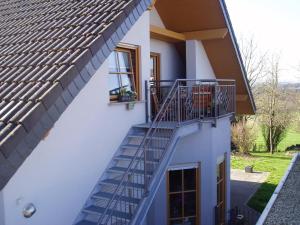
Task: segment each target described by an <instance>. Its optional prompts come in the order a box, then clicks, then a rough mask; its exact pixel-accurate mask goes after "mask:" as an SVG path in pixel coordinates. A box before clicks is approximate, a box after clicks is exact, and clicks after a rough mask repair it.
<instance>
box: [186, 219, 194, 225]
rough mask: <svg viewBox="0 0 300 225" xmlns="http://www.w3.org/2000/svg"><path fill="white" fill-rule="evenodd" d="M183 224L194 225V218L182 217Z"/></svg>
mask: <svg viewBox="0 0 300 225" xmlns="http://www.w3.org/2000/svg"><path fill="white" fill-rule="evenodd" d="M183 225H196V218H184V220H183Z"/></svg>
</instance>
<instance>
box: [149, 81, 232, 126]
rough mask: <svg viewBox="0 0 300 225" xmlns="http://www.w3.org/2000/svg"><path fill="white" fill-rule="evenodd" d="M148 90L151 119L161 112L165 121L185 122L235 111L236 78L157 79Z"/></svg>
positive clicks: (217, 116)
mask: <svg viewBox="0 0 300 225" xmlns="http://www.w3.org/2000/svg"><path fill="white" fill-rule="evenodd" d="M149 92H150V97H149V98H150V107H151V109H150V115H147V117H148V119H149V120H151V121H154V120H155V118H156V117H157V116H158V115H163V117H164V121H165V122H167V121H168V122H171V121H172V122H177V123H183V122H191V121H194V120H204V119H216V118H219V117H223V116H227V115H234V113H235V108H236V104H235V102H236V100H235V97H236V93H235V81H234V80H189V79H179V80H175V81H174V80H154V81H150V85H149ZM162 110H163V112H162Z"/></svg>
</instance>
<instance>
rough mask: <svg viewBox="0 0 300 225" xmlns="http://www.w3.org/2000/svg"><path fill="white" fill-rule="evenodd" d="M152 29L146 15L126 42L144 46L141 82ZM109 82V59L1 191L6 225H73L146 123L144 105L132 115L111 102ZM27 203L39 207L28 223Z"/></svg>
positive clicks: (128, 35) (132, 111)
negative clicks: (127, 141) (131, 134)
mask: <svg viewBox="0 0 300 225" xmlns="http://www.w3.org/2000/svg"><path fill="white" fill-rule="evenodd" d="M148 27H149V12H145V13H144V14H143V16H142V17H141V18H140V19H139V20H138V21H137V23H136V24H135V25H134V27H133V28H132V29H131V30H130V31H129V33H128V34H127V35H126V37H125V38H124V39H123V40H122V42H124V43H130V44H135V45H140V46H141V65H140V66H141V67H140V69H141V71H140V72H141V75H142V81H143V80H144V79H148V78H149V71H150V69H149V55H150V47H149V46H150V45H149V43H150V37H149V30H148ZM107 78H108V63H107V61H106V62H105V63H104V64H103V65H102V66H101V68H100V69H99V70H98V71H97V72H96V74H95V75H94V77H92V78H91V80H90V81H89V82H88V84H87V85H86V86H85V87H84V88H83V90H82V91H81V92H80V93H79V94H78V96H77V97H76V98H75V99H74V101H73V102H72V103H71V104H70V105H69V107H68V108H67V109H66V111H65V112H64V113H63V114H62V116H61V117H60V119H59V120H58V121H57V122H56V123H55V125H54V127H53V128H52V129H51V131H50V134H49V136H48V137H47V138H46V140H44V141H41V142H40V143H39V144H38V146H37V147H36V148H35V150H34V151H33V153H32V154H31V155H30V156H29V157H28V158H27V159H26V161H25V162H24V163H23V164H22V166H21V167H20V168H19V169H18V171H17V172H16V174H15V175H14V176H13V177H12V179H11V180H10V181H9V183H8V184H7V185H6V186H5V188H4V189H3V190H2V192H1V194H2V195H3V203H4V206H5V209H4V217H5V221H6V222H5V225H67V224H68V225H70V224H72V222H73V221H74V220H75V218H76V216H77V215H78V213H79V211H80V210H81V208H82V206H83V204H84V203H85V201H86V200H87V197H88V195H89V193H90V192H91V191H92V188H93V187H94V185H95V184H96V182H97V180H98V179H99V178H100V176H101V174H102V173H103V171H104V169H105V168H106V166H107V165H108V163H109V161H110V160H111V158H112V156H113V154H114V153H115V151H116V150H117V148H118V146H119V145H120V144H121V141H122V140H123V138H124V137H125V134H126V133H127V131H128V130H129V128H130V127H131V126H132V125H133V124H137V123H142V122H144V121H145V105H144V103H137V104H136V106H135V108H134V110H131V111H128V110H126V108H125V105H124V104H121V105H109V104H108V103H109V91H108V85H107V84H108V79H107ZM143 83H144V82H142V84H143ZM142 93H143V92H142ZM0 196H1V195H0ZM0 201H1V198H0ZM27 203H33V204H34V205H35V206H36V208H37V212H36V214H35V215H34V216H33V217H32V218H30V219H25V218H24V217H22V209H23V207H24V205H26V204H27ZM0 205H1V204H0ZM1 211H2V210H1V206H0V212H1ZM0 216H2V215H1V214H0ZM1 219H3V218H1ZM0 222H1V220H0ZM1 225H3V224H1Z"/></svg>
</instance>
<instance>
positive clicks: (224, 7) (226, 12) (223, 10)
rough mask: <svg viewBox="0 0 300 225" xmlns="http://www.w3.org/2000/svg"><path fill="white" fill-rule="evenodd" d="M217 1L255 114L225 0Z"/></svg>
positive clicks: (252, 99)
mask: <svg viewBox="0 0 300 225" xmlns="http://www.w3.org/2000/svg"><path fill="white" fill-rule="evenodd" d="M219 2H220V6H221V9H222V12H223V16H224V18H225V21H226V25H227V27H228V30H229V34H230V37H231V40H232V43H233V46H234V49H235V52H236V55H237V58H238V61H239V64H240V68H241V71H242V75H243V79H244V83H245V84H246V88H247V92H248V95H249V97H250V102H251V105H252V109H253V112H254V114H255V113H256V105H255V101H254V97H253V94H252V91H251V87H250V85H249V81H248V78H247V72H246V69H245V67H244V63H243V59H242V56H241V52H240V49H239V45H238V42H237V39H236V36H235V33H234V29H233V26H232V22H231V19H230V16H229V13H228V9H227V6H226V3H225V0H219Z"/></svg>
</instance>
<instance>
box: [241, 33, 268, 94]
mask: <svg viewBox="0 0 300 225" xmlns="http://www.w3.org/2000/svg"><path fill="white" fill-rule="evenodd" d="M239 45H240V49H241V55H242V58H243V62H244V66H245V70H246V72H247V78H248V81H249V84H250V87H251V88H252V89H253V88H254V87H255V85H256V84H257V82H259V81H261V80H262V79H263V78H264V77H265V76H266V59H267V52H263V51H261V49H260V48H259V46H258V44H257V43H256V41H255V39H254V38H253V37H251V38H249V39H247V38H244V37H242V38H241V39H240V42H239Z"/></svg>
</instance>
